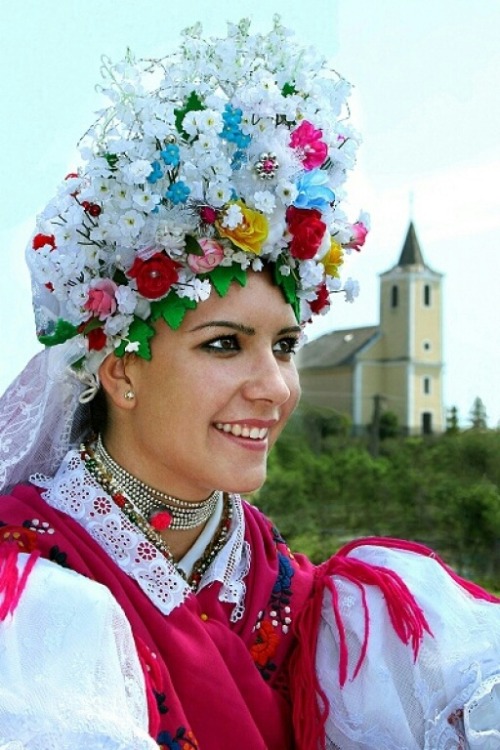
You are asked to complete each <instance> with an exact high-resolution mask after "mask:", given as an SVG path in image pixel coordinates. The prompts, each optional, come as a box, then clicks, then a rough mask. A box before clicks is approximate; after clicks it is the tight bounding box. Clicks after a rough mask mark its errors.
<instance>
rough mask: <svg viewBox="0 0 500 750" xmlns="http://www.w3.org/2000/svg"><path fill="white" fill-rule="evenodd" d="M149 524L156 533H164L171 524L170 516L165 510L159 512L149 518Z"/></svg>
mask: <svg viewBox="0 0 500 750" xmlns="http://www.w3.org/2000/svg"><path fill="white" fill-rule="evenodd" d="M149 523H150V524H151V526H152V527H153V529H156V531H165V529H168V527H169V526H170V524H171V523H172V516H171V515H170V513H168V512H167V511H166V510H160V511H158V513H154V514H153V515H152V516H151V518H150V519H149Z"/></svg>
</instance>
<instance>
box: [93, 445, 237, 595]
mask: <svg viewBox="0 0 500 750" xmlns="http://www.w3.org/2000/svg"><path fill="white" fill-rule="evenodd" d="M80 457H81V459H82V461H84V462H85V468H86V469H87V470H88V472H89V473H90V474H91V475H92V476H93V477H94V479H95V480H96V481H97V482H98V483H99V484H100V485H101V487H102V488H103V490H104V491H105V492H106V493H107V494H108V495H110V497H111V499H112V500H113V502H114V503H115V505H117V506H118V508H119V509H120V510H121V511H122V512H123V513H124V514H125V516H126V517H127V518H128V519H129V521H131V522H132V523H133V524H134V525H135V526H137V528H138V529H139V530H140V531H141V532H142V533H143V534H144V536H145V537H146V539H148V541H149V542H151V544H153V545H154V547H156V549H157V550H158V551H159V552H161V554H162V555H164V557H166V559H167V560H168V561H169V562H170V563H171V564H172V565H173V566H174V567H175V568H176V570H177V572H178V573H179V575H180V576H181V577H182V578H184V580H185V581H186V582H187V584H188V585H189V586H190V588H191V589H192V590H193V591H197V590H198V586H199V584H200V581H201V579H202V577H203V574H204V573H205V571H206V570H208V568H209V566H210V565H211V563H212V561H213V560H214V559H215V557H216V556H217V555H218V554H219V552H220V551H221V549H222V548H223V547H224V544H225V543H226V540H227V537H228V534H229V529H230V527H231V521H232V517H233V506H232V503H231V500H230V499H229V496H228V495H227V494H223V502H224V505H223V511H222V518H221V521H220V523H219V526H218V527H217V531H216V532H215V534H214V536H213V538H212V541H211V542H210V543H209V544H208V546H207V547H206V549H205V551H204V553H203V555H202V556H201V557H200V558H199V559H198V560H197V561H196V562H195V563H194V565H193V569H192V571H191V573H190V574H189V575H186V574H185V573H184V571H183V570H182V569H181V568H179V567H178V566H177V565H176V563H175V560H174V557H173V555H172V552H171V550H170V548H169V546H168V544H167V543H166V542H165V541H164V540H163V539H162V537H161V534H160V533H159V530H157V529H156V528H155V527H154V526H152V525H151V523H149V522H148V521H147V520H146V519H145V518H144V516H143V515H142V513H141V511H140V509H139V508H136V507H135V505H134V504H133V502H131V500H130V499H129V497H127V494H126V493H125V492H123V491H122V490H121V488H120V487H119V485H118V483H117V481H116V478H115V477H114V476H113V474H112V473H110V472H109V470H108V469H107V468H106V467H105V466H104V464H103V463H102V462H101V460H100V457H99V456H98V455H96V451H95V449H94V448H93V447H92V446H91V445H90V444H88V443H82V444H81V446H80ZM120 468H121V467H120ZM205 502H206V501H205Z"/></svg>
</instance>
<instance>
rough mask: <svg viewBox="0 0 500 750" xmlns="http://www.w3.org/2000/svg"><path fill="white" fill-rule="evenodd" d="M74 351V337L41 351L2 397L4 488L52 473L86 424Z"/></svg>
mask: <svg viewBox="0 0 500 750" xmlns="http://www.w3.org/2000/svg"><path fill="white" fill-rule="evenodd" d="M74 357H75V353H74V351H73V348H72V346H71V342H70V341H68V342H66V343H65V344H61V345H60V346H56V347H52V348H48V349H45V350H44V351H41V352H39V353H38V354H37V355H35V356H34V357H33V358H32V359H31V360H30V361H29V362H28V364H27V365H26V367H25V368H24V370H23V371H22V372H21V373H20V374H19V375H18V376H17V378H16V379H15V380H14V381H13V383H11V385H10V386H9V387H8V389H7V390H6V391H5V393H4V394H3V396H2V397H1V398H0V491H3V490H5V489H6V488H8V487H11V486H13V485H15V484H20V483H21V482H27V481H28V479H29V476H30V474H32V473H40V474H46V475H48V476H51V475H52V474H53V473H54V472H55V471H56V470H57V467H58V466H59V464H60V463H61V461H62V459H63V458H64V456H65V454H66V453H67V451H68V450H69V448H70V447H75V446H77V445H78V444H79V441H80V440H81V438H82V436H83V434H84V433H85V431H86V429H87V428H88V407H86V406H85V405H81V404H80V403H79V396H80V394H81V393H82V391H83V385H82V383H80V382H79V381H78V380H77V379H76V378H75V376H74V374H73V373H72V371H71V369H70V367H69V365H70V364H71V363H72V362H73V361H74Z"/></svg>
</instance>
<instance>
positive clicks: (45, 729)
mask: <svg viewBox="0 0 500 750" xmlns="http://www.w3.org/2000/svg"><path fill="white" fill-rule="evenodd" d="M26 559H27V556H26V555H24V554H20V555H19V558H18V565H19V566H20V567H22V566H24V564H25V563H26ZM0 748H2V750H70V749H71V750H75V748H92V750H100V749H101V748H102V749H104V748H106V750H157V745H156V743H155V742H154V741H153V740H152V739H151V738H150V737H149V735H148V712H147V703H146V691H145V683H144V676H143V673H142V669H141V665H140V663H139V658H138V656H137V651H136V648H135V644H134V640H133V637H132V633H131V630H130V626H129V623H128V621H127V619H126V617H125V615H124V613H123V611H122V609H121V608H120V607H119V606H118V604H117V602H116V600H115V599H114V598H113V597H112V595H111V594H110V592H109V591H108V590H107V589H106V588H105V587H104V586H102V585H100V584H98V583H95V582H94V581H90V580H88V579H87V578H85V577H83V576H81V575H78V574H76V573H74V572H72V571H69V570H65V569H63V568H61V567H59V566H58V565H55V564H54V563H51V562H48V561H46V560H42V559H40V560H38V561H37V562H36V564H35V566H34V568H33V569H32V571H31V573H30V575H29V578H28V582H27V586H26V589H25V590H24V592H23V594H22V596H21V598H20V600H19V602H18V604H17V607H16V609H15V610H14V612H13V613H12V614H11V615H8V616H7V617H6V619H5V620H4V621H3V622H0Z"/></svg>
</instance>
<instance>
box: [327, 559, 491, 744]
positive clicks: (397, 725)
mask: <svg viewBox="0 0 500 750" xmlns="http://www.w3.org/2000/svg"><path fill="white" fill-rule="evenodd" d="M350 554H351V555H352V556H355V557H357V558H359V559H362V560H363V561H365V562H367V563H370V564H373V565H381V566H384V567H387V568H390V569H391V570H394V571H395V572H396V573H398V574H399V575H400V576H401V577H402V578H403V580H404V581H405V583H406V584H407V586H408V588H409V589H410V591H411V592H412V594H413V595H414V596H415V598H416V600H417V602H418V603H419V605H420V606H421V607H422V609H423V611H424V613H425V616H426V618H427V620H428V623H429V625H430V628H431V631H432V633H433V636H434V637H430V636H428V635H427V634H426V635H425V636H424V641H423V644H422V647H421V649H420V653H419V655H418V658H417V660H416V662H414V661H413V654H412V650H411V649H410V648H409V647H408V646H406V645H404V644H403V643H402V642H401V641H400V640H399V638H398V637H397V635H396V633H395V632H394V629H393V627H392V625H391V622H390V620H389V617H388V614H387V608H386V606H385V602H384V600H383V597H382V595H381V593H380V591H379V589H377V588H376V587H374V586H367V587H366V588H365V591H366V596H367V604H368V608H369V612H370V637H369V644H368V652H367V655H366V659H365V661H364V663H363V666H362V667H361V670H360V672H359V674H358V675H357V677H356V678H355V679H348V681H347V683H346V684H345V686H344V687H343V688H341V687H340V686H339V679H338V660H339V639H338V628H337V624H336V623H335V620H334V614H333V609H332V602H331V596H330V594H329V592H327V593H325V596H324V601H323V608H322V622H321V625H320V630H319V638H318V648H317V654H316V666H317V671H318V677H319V680H320V684H321V686H322V688H323V689H324V690H325V692H326V694H327V696H328V700H329V703H330V705H331V706H332V710H331V711H330V715H329V718H328V722H327V736H328V741H329V747H331V748H336V749H338V750H381V748H384V750H466V749H470V750H476V749H477V750H479V749H481V750H500V732H499V728H500V699H499V697H500V692H499V691H500V687H499V682H500V680H499V678H498V672H499V666H500V606H499V605H497V604H492V603H489V602H486V601H480V600H477V599H475V598H474V597H472V596H471V595H470V594H468V593H467V592H465V591H464V590H463V589H461V588H460V587H459V586H458V585H457V584H456V583H455V582H454V581H453V579H452V578H451V577H450V576H449V575H448V574H447V573H446V571H445V570H444V569H443V568H442V567H441V566H440V565H439V564H438V563H437V562H436V561H435V560H433V559H431V558H427V557H422V556H420V555H416V554H414V553H412V552H406V551H399V550H391V549H387V548H381V547H370V546H363V547H358V548H356V549H355V550H353V551H352V552H351V553H350ZM334 579H335V583H336V587H337V590H338V592H339V602H340V611H341V616H342V619H343V622H344V625H345V628H346V637H347V642H348V648H349V663H350V665H351V672H350V674H351V673H352V669H353V668H354V665H356V663H357V659H358V657H359V655H360V651H361V646H362V642H363V632H364V630H363V628H364V623H363V620H362V618H363V606H362V601H361V594H360V591H359V589H358V588H357V587H356V586H355V585H353V584H352V583H350V582H349V581H346V580H345V579H342V578H341V577H337V576H335V577H334ZM492 675H496V677H494V678H493V677H492ZM490 683H491V684H490ZM487 685H488V686H489V688H488V689H487V687H486V686H487ZM495 691H496V692H495ZM475 694H476V695H477V696H478V698H477V700H479V695H480V696H481V699H480V700H481V704H480V705H481V710H479V708H478V707H477V705H476V703H474V702H473V696H474V695H475ZM471 701H472V702H471ZM478 705H479V704H478ZM464 718H465V721H464ZM483 719H484V720H483ZM481 721H483V723H482V724H481Z"/></svg>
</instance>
